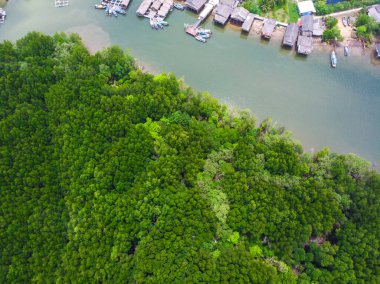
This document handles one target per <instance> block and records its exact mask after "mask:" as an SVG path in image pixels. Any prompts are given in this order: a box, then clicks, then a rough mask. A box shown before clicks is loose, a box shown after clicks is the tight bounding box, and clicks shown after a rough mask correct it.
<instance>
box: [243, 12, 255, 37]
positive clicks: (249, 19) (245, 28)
mask: <svg viewBox="0 0 380 284" xmlns="http://www.w3.org/2000/svg"><path fill="white" fill-rule="evenodd" d="M254 20H255V15H254V14H252V13H249V14H248V16H247V18H246V19H245V21H244V23H243V25H242V27H241V29H242V31H243V32H246V33H249V31H250V30H251V27H252V24H253V21H254Z"/></svg>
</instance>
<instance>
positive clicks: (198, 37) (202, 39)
mask: <svg viewBox="0 0 380 284" xmlns="http://www.w3.org/2000/svg"><path fill="white" fill-rule="evenodd" d="M195 39H196V40H198V41H200V42H206V41H207V40H206V39H205V38H203V37H201V36H196V37H195Z"/></svg>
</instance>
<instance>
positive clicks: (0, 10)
mask: <svg viewBox="0 0 380 284" xmlns="http://www.w3.org/2000/svg"><path fill="white" fill-rule="evenodd" d="M6 17H7V13H6V12H5V10H3V8H0V24H2V23H4V22H5V18H6Z"/></svg>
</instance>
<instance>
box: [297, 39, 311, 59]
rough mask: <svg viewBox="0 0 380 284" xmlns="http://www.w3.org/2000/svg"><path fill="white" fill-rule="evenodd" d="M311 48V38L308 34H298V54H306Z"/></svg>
mask: <svg viewBox="0 0 380 284" xmlns="http://www.w3.org/2000/svg"><path fill="white" fill-rule="evenodd" d="M312 50H313V38H312V37H309V36H302V35H300V36H298V40H297V52H298V53H300V54H304V55H308V54H310V53H311V51H312Z"/></svg>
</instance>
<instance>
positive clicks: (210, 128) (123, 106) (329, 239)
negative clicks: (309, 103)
mask: <svg viewBox="0 0 380 284" xmlns="http://www.w3.org/2000/svg"><path fill="white" fill-rule="evenodd" d="M0 84H1V86H2V90H1V101H0V102H1V104H0V128H1V131H0V135H1V138H0V141H1V142H0V151H1V155H2V156H1V159H0V175H1V179H0V188H1V190H0V208H1V215H0V239H1V240H2V241H1V242H0V282H1V283H14V282H24V283H27V282H30V281H36V282H51V283H71V282H76V283H93V282H102V283H200V282H204V283H222V282H223V283H257V284H261V283H289V284H293V283H294V284H295V283H375V282H377V280H378V279H379V277H380V239H379V236H380V216H379V212H380V202H379V200H380V174H379V173H378V172H377V171H376V170H375V169H374V168H373V167H371V165H370V163H368V162H367V161H365V160H363V159H361V158H360V157H358V156H357V155H355V154H347V155H341V154H338V153H331V152H330V151H329V149H328V148H323V149H321V150H320V151H318V152H315V153H307V152H304V150H303V148H302V146H301V145H300V144H299V143H298V142H296V141H295V140H294V139H293V138H292V135H291V134H290V133H289V132H288V131H287V130H286V129H285V128H284V127H281V126H278V125H276V124H275V123H273V122H272V121H271V119H266V120H264V121H262V122H261V123H260V124H259V125H257V123H256V120H255V118H254V116H253V115H252V114H251V113H249V112H247V111H243V110H234V111H231V110H229V109H228V108H227V107H226V106H224V105H221V104H220V103H219V102H218V101H217V100H216V99H215V98H213V97H212V96H211V95H210V94H208V93H198V92H196V91H194V90H192V89H191V88H190V87H188V86H186V85H185V84H184V83H183V82H182V81H181V80H179V79H178V78H176V77H175V76H174V75H173V74H164V73H163V74H157V75H152V74H146V73H143V72H142V71H141V70H139V69H138V68H137V67H136V63H135V61H134V59H133V58H132V57H131V56H130V55H128V54H125V53H124V52H123V51H122V50H121V49H120V48H119V47H117V46H111V47H109V48H106V49H103V50H101V51H99V52H97V53H95V54H93V55H91V54H90V53H89V51H88V50H87V49H86V48H85V46H84V45H83V43H82V41H81V39H80V38H79V36H77V35H75V34H70V35H67V34H64V33H57V34H55V35H54V36H46V35H43V34H41V33H38V32H31V33H29V34H27V35H26V36H25V37H23V38H21V39H19V40H18V41H17V42H16V43H12V42H10V41H4V42H2V43H0Z"/></svg>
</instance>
